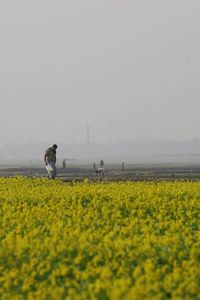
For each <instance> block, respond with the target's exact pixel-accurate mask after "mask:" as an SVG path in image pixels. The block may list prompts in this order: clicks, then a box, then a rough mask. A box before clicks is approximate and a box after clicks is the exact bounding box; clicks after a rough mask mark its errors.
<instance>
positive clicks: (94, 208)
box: [0, 178, 200, 300]
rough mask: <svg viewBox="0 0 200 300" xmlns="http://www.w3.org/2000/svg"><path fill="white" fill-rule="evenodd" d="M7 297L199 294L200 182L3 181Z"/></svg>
mask: <svg viewBox="0 0 200 300" xmlns="http://www.w3.org/2000/svg"><path fill="white" fill-rule="evenodd" d="M0 205H1V209H0V230H1V231H0V237H1V245H0V299H1V300H6V299H12V300H22V299H27V300H43V299H45V300H46V299H48V300H51V299H56V300H57V299H61V300H64V299H69V300H81V299H84V300H89V299H97V300H108V299H112V300H118V299H122V300H134V299H135V300H136V299H137V300H140V299H152V300H153V299H160V300H161V299H177V300H178V299H180V300H182V299H188V300H189V299H200V183H199V182H181V181H177V182H164V181H163V182H155V183H153V182H141V183H140V182H138V183H132V182H125V183H107V182H104V183H90V182H84V183H71V184H67V183H64V182H62V181H59V180H55V181H50V180H47V179H27V178H10V179H6V178H1V179H0Z"/></svg>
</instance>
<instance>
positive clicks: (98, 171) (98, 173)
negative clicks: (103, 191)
mask: <svg viewBox="0 0 200 300" xmlns="http://www.w3.org/2000/svg"><path fill="white" fill-rule="evenodd" d="M104 173H105V169H104V168H103V167H99V168H97V169H96V170H95V174H96V176H99V177H104Z"/></svg>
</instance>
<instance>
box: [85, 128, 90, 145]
mask: <svg viewBox="0 0 200 300" xmlns="http://www.w3.org/2000/svg"><path fill="white" fill-rule="evenodd" d="M86 144H88V145H89V144H90V124H89V123H87V126H86Z"/></svg>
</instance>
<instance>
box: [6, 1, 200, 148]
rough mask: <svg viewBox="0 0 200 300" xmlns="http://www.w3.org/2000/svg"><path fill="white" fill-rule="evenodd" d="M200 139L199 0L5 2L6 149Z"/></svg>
mask: <svg viewBox="0 0 200 300" xmlns="http://www.w3.org/2000/svg"><path fill="white" fill-rule="evenodd" d="M87 122H90V127H91V139H92V140H95V141H100V142H104V141H107V140H108V139H109V138H110V139H111V140H116V139H118V138H122V137H128V138H134V137H136V136H138V135H141V134H148V135H150V136H152V137H155V138H161V137H163V138H175V139H188V138H193V137H194V136H200V1H199V0H137V1H136V0H123V1H122V0H121V1H119V0H104V1H103V0H34V1H33V0H17V1H16V0H0V144H3V143H5V142H11V141H13V142H20V143H21V142H26V141H29V140H34V141H48V140H49V141H54V142H57V143H59V142H61V141H63V142H72V141H76V142H80V141H82V142H83V141H85V139H86V123H87Z"/></svg>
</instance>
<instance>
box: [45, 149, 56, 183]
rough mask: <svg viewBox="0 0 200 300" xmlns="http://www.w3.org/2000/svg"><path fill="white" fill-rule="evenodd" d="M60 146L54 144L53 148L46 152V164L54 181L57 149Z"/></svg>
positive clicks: (50, 177)
mask: <svg viewBox="0 0 200 300" xmlns="http://www.w3.org/2000/svg"><path fill="white" fill-rule="evenodd" d="M57 148H58V146H57V145H56V144H54V145H53V146H52V147H50V148H48V149H47V150H46V151H45V155H44V162H45V167H46V169H47V172H48V174H49V179H54V178H55V177H56V149H57Z"/></svg>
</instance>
